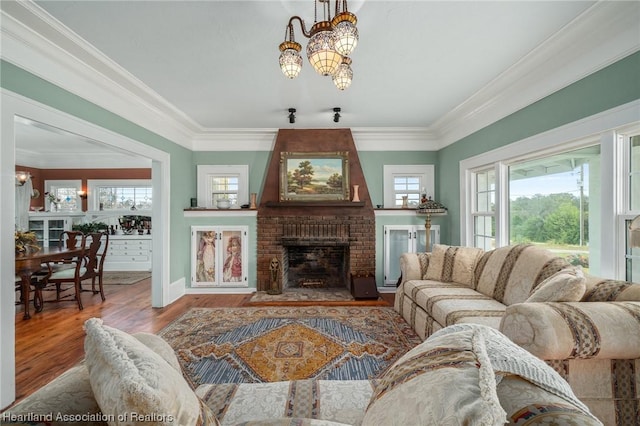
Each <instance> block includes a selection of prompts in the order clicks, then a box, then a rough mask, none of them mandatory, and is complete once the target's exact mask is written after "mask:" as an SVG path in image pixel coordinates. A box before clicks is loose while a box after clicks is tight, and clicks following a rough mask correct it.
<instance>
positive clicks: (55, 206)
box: [50, 202, 58, 212]
mask: <svg viewBox="0 0 640 426" xmlns="http://www.w3.org/2000/svg"><path fill="white" fill-rule="evenodd" d="M50 211H52V212H57V211H58V203H53V202H52V203H51V207H50Z"/></svg>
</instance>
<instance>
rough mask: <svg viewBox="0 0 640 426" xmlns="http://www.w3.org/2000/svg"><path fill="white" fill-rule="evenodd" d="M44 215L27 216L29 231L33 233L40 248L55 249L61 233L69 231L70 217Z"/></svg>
mask: <svg viewBox="0 0 640 426" xmlns="http://www.w3.org/2000/svg"><path fill="white" fill-rule="evenodd" d="M45 214H46V213H35V215H29V231H32V232H35V234H36V237H37V238H38V245H39V246H40V247H56V246H57V245H58V242H59V240H60V234H61V233H62V232H63V231H70V230H71V225H72V224H73V222H72V220H73V219H72V217H71V216H45Z"/></svg>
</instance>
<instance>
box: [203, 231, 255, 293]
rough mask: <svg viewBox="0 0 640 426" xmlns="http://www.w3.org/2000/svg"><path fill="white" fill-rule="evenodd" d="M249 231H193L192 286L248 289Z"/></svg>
mask: <svg viewBox="0 0 640 426" xmlns="http://www.w3.org/2000/svg"><path fill="white" fill-rule="evenodd" d="M248 231H249V229H248V227H246V226H192V227H191V286H192V287H247V286H248V278H247V259H248V247H247V240H248V237H247V235H248Z"/></svg>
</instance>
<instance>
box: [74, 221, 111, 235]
mask: <svg viewBox="0 0 640 426" xmlns="http://www.w3.org/2000/svg"><path fill="white" fill-rule="evenodd" d="M71 229H72V230H73V231H80V232H82V233H83V234H91V233H93V232H100V231H107V230H108V229H109V226H108V225H107V224H106V223H104V222H90V223H80V224H75V225H72V226H71Z"/></svg>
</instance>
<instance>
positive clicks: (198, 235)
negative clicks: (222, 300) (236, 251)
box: [191, 226, 218, 287]
mask: <svg viewBox="0 0 640 426" xmlns="http://www.w3.org/2000/svg"><path fill="white" fill-rule="evenodd" d="M217 245H218V232H217V230H216V228H215V227H206V226H192V227H191V285H192V286H193V287H212V286H215V285H216V284H218V280H217V269H218V268H217V261H218V249H217Z"/></svg>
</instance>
